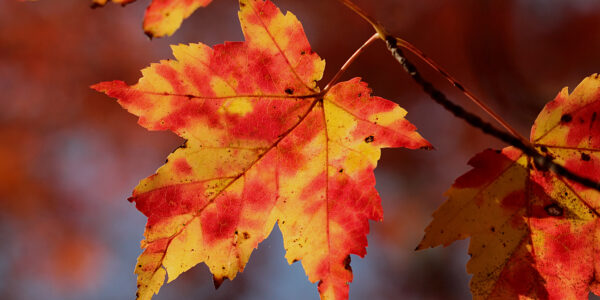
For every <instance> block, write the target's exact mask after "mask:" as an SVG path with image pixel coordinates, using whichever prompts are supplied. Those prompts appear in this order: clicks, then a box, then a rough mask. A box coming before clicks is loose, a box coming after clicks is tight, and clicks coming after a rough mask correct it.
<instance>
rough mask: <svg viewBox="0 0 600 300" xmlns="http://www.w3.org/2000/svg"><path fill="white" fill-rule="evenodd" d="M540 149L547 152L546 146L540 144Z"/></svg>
mask: <svg viewBox="0 0 600 300" xmlns="http://www.w3.org/2000/svg"><path fill="white" fill-rule="evenodd" d="M540 151H542V152H544V153H547V152H548V148H546V146H542V147H540Z"/></svg>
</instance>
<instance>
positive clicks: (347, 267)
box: [344, 255, 352, 272]
mask: <svg viewBox="0 0 600 300" xmlns="http://www.w3.org/2000/svg"><path fill="white" fill-rule="evenodd" d="M351 261H352V259H351V258H350V255H348V256H346V259H344V269H346V270H348V271H350V272H352V267H351V266H350V262H351Z"/></svg>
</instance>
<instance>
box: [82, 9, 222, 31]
mask: <svg viewBox="0 0 600 300" xmlns="http://www.w3.org/2000/svg"><path fill="white" fill-rule="evenodd" d="M108 1H110V0H92V3H93V5H92V7H98V6H104V5H106V3H107V2H108ZM134 1H135V0H112V2H114V3H118V4H121V5H126V4H128V3H131V2H134ZM210 2H212V0H152V2H151V3H150V5H149V6H148V8H146V15H145V16H144V24H143V28H144V32H145V33H146V35H148V36H149V37H151V38H153V37H162V36H165V35H172V34H173V33H175V31H177V29H179V27H180V26H181V23H182V22H183V20H184V19H185V18H187V17H189V16H190V15H191V14H192V13H193V12H194V11H195V10H196V9H198V8H200V7H204V6H207V5H208V4H210Z"/></svg>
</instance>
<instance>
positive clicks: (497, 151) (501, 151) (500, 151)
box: [494, 150, 502, 154]
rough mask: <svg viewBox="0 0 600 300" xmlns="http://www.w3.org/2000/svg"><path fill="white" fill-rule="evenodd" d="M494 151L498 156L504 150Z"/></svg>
mask: <svg viewBox="0 0 600 300" xmlns="http://www.w3.org/2000/svg"><path fill="white" fill-rule="evenodd" d="M494 151H495V152H496V153H498V154H500V153H502V150H494Z"/></svg>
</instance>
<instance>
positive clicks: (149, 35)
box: [144, 31, 154, 39]
mask: <svg viewBox="0 0 600 300" xmlns="http://www.w3.org/2000/svg"><path fill="white" fill-rule="evenodd" d="M144 34H146V36H147V37H148V38H149V39H152V38H153V37H154V35H153V34H152V32H150V31H144Z"/></svg>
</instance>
